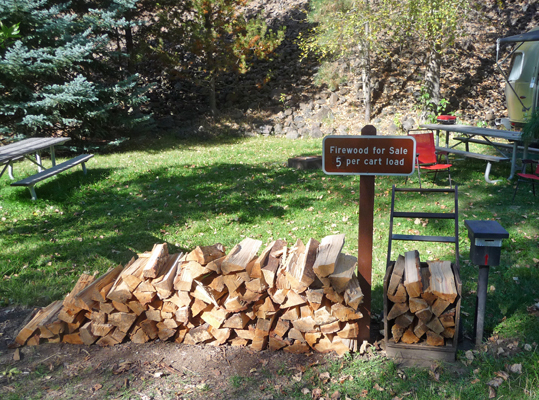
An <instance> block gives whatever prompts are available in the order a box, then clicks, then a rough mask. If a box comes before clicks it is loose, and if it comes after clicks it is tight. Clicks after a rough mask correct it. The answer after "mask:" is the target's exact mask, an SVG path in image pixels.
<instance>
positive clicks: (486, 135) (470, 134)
mask: <svg viewBox="0 0 539 400" xmlns="http://www.w3.org/2000/svg"><path fill="white" fill-rule="evenodd" d="M419 127H420V128H423V129H431V130H435V131H436V149H437V150H439V151H446V152H449V153H454V154H459V155H462V156H464V157H471V158H478V159H484V160H486V161H487V162H488V165H487V170H486V172H485V180H486V181H487V182H489V183H493V182H496V181H491V180H490V179H489V178H488V174H489V172H490V162H491V161H504V160H510V161H511V174H510V175H509V177H508V178H507V179H513V176H514V175H515V172H516V160H517V150H519V143H520V142H521V141H522V133H521V132H515V131H503V130H498V129H489V128H479V127H476V126H469V125H442V124H423V125H420V126H419ZM440 132H445V147H443V146H440V143H439V141H440ZM451 132H455V133H460V134H462V135H463V136H462V137H458V138H454V140H456V142H457V143H454V144H453V145H451V146H450V142H449V139H450V135H449V134H450V133H451ZM476 136H480V137H482V140H478V139H475V137H476ZM492 139H503V140H506V141H508V142H511V143H512V144H504V143H498V142H494V141H492ZM469 142H471V143H479V144H484V145H488V146H491V147H493V148H494V149H496V151H497V152H499V153H500V154H501V157H496V156H487V155H481V154H478V153H471V152H470V151H469V147H468V143H469ZM460 143H465V145H466V150H458V149H455V148H454V147H455V146H457V145H458V144H460ZM520 148H522V147H520ZM507 150H511V152H509V151H507ZM524 150H525V151H526V149H524Z"/></svg>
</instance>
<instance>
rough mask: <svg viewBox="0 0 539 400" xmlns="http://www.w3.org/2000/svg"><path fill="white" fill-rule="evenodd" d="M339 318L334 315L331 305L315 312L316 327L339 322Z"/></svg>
mask: <svg viewBox="0 0 539 400" xmlns="http://www.w3.org/2000/svg"><path fill="white" fill-rule="evenodd" d="M337 319H338V318H337V317H336V316H335V315H333V314H332V309H331V307H330V306H329V305H323V306H322V307H320V308H319V309H318V310H316V311H315V312H314V322H315V324H316V325H326V324H330V323H332V322H335V321H337Z"/></svg>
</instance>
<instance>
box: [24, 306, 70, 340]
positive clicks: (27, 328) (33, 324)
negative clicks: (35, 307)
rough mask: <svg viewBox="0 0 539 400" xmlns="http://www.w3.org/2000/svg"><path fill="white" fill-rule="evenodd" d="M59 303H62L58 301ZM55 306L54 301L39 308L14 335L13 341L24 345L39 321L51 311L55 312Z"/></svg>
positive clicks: (35, 329) (34, 331)
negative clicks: (15, 335)
mask: <svg viewBox="0 0 539 400" xmlns="http://www.w3.org/2000/svg"><path fill="white" fill-rule="evenodd" d="M60 304H62V303H61V302H60ZM56 307H57V304H56V302H53V303H51V304H49V305H48V306H47V307H45V308H42V309H41V310H39V311H38V312H37V313H36V315H35V316H34V318H32V319H31V320H30V322H29V323H28V324H26V325H25V326H24V327H23V328H22V329H21V330H20V332H19V333H18V334H17V337H15V343H17V344H18V345H19V346H24V345H25V344H26V341H27V340H28V339H29V338H30V337H31V336H32V335H34V333H36V331H37V329H38V326H39V324H40V323H41V321H43V320H45V319H46V318H47V317H48V316H49V315H50V314H51V313H53V312H55V309H56ZM38 343H39V339H38Z"/></svg>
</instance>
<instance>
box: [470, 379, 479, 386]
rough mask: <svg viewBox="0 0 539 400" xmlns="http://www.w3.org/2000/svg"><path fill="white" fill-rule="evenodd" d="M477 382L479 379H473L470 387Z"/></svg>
mask: <svg viewBox="0 0 539 400" xmlns="http://www.w3.org/2000/svg"><path fill="white" fill-rule="evenodd" d="M477 382H479V379H477V378H475V379H474V380H473V381H471V382H470V383H471V384H472V385H475V384H476V383H477Z"/></svg>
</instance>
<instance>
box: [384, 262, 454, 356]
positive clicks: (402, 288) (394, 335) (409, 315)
mask: <svg viewBox="0 0 539 400" xmlns="http://www.w3.org/2000/svg"><path fill="white" fill-rule="evenodd" d="M455 282H456V280H455V275H454V271H453V268H452V265H451V262H449V261H429V262H427V263H421V262H420V260H419V253H418V252H417V251H409V252H406V253H405V254H404V256H402V255H399V257H398V258H397V260H396V261H395V263H394V265H393V269H392V271H391V274H390V275H389V282H386V284H387V290H386V296H387V301H388V307H387V310H388V312H387V316H386V319H387V321H388V328H390V329H391V331H390V332H386V335H387V334H390V336H389V337H390V339H392V340H393V342H394V343H399V342H402V343H405V344H414V343H424V344H427V345H431V346H445V345H446V344H447V343H446V341H447V340H452V339H453V338H454V337H455V327H456V318H457V313H456V311H457V309H458V303H457V298H458V291H457V285H456V283H455ZM388 330H389V329H388Z"/></svg>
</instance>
